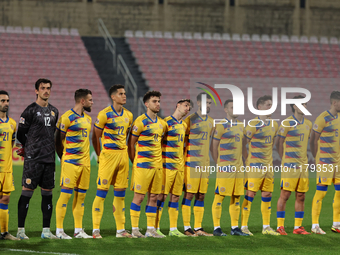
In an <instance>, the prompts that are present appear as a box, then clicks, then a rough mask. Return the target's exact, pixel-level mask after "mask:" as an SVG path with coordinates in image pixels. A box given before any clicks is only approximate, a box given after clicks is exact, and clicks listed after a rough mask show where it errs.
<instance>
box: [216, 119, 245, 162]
mask: <svg viewBox="0 0 340 255" xmlns="http://www.w3.org/2000/svg"><path fill="white" fill-rule="evenodd" d="M227 121H228V122H227V123H224V124H217V125H216V130H215V134H214V139H215V140H218V141H220V145H219V150H218V152H219V153H218V159H217V164H218V165H219V166H229V165H230V166H236V167H240V166H241V165H243V161H242V138H243V130H244V126H243V123H242V122H239V121H237V120H236V121H235V122H234V123H232V125H231V122H230V121H229V120H228V119H227Z"/></svg>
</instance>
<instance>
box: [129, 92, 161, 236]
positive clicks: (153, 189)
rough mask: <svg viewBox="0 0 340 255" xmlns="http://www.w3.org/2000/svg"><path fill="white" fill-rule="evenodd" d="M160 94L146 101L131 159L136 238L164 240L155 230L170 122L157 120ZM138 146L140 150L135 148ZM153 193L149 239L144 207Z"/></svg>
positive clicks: (133, 138)
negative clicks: (142, 216)
mask: <svg viewBox="0 0 340 255" xmlns="http://www.w3.org/2000/svg"><path fill="white" fill-rule="evenodd" d="M161 95H162V94H161V93H160V92H158V91H149V92H147V93H146V94H145V95H144V98H143V102H144V104H145V106H146V108H147V112H146V113H145V114H142V115H141V116H139V117H138V118H137V119H136V120H135V122H134V124H133V128H132V131H131V135H130V137H129V143H128V145H129V147H128V151H129V157H130V160H131V162H133V172H132V174H133V178H132V184H133V191H134V197H133V200H132V203H131V207H130V216H131V225H132V237H134V238H144V237H145V236H146V237H155V238H162V237H163V236H162V235H159V234H158V233H157V232H156V229H155V223H156V212H157V196H158V195H159V194H160V193H161V191H162V175H163V162H162V143H161V142H162V137H163V135H164V132H165V125H166V123H165V122H164V121H163V120H162V119H161V118H158V117H157V113H158V112H159V111H160V97H161ZM135 144H136V148H135ZM147 192H149V197H148V202H147V206H146V208H145V212H146V217H147V231H146V233H145V236H144V235H142V234H141V233H140V231H139V228H138V225H139V217H140V206H141V203H142V202H143V200H144V197H145V194H146V193H147Z"/></svg>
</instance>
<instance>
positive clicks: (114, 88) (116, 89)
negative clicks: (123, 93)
mask: <svg viewBox="0 0 340 255" xmlns="http://www.w3.org/2000/svg"><path fill="white" fill-rule="evenodd" d="M118 89H125V87H124V85H122V84H115V85H113V86H112V87H111V88H110V90H109V95H110V96H111V95H112V94H115V93H117V91H118Z"/></svg>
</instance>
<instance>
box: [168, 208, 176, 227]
mask: <svg viewBox="0 0 340 255" xmlns="http://www.w3.org/2000/svg"><path fill="white" fill-rule="evenodd" d="M168 213H169V221H170V230H171V229H173V228H177V220H178V202H169V204H168Z"/></svg>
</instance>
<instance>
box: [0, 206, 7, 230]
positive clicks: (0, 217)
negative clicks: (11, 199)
mask: <svg viewBox="0 0 340 255" xmlns="http://www.w3.org/2000/svg"><path fill="white" fill-rule="evenodd" d="M8 219H9V217H8V204H2V203H0V226H1V233H5V232H8Z"/></svg>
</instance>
